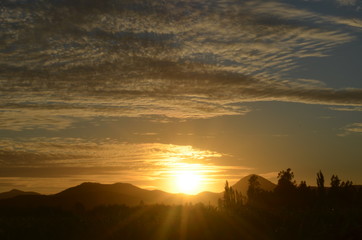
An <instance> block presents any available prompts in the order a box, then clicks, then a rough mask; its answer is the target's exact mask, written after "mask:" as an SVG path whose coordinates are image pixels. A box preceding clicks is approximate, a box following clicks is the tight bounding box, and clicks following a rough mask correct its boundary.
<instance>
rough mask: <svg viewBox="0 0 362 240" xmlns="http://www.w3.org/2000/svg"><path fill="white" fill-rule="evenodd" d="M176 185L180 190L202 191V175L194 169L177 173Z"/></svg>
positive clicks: (189, 192) (186, 191)
mask: <svg viewBox="0 0 362 240" xmlns="http://www.w3.org/2000/svg"><path fill="white" fill-rule="evenodd" d="M175 177H176V185H177V189H178V192H180V193H186V194H197V193H198V192H200V185H201V181H202V177H201V175H199V174H198V173H197V172H194V171H182V172H178V173H176V176H175Z"/></svg>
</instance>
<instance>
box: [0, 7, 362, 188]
mask: <svg viewBox="0 0 362 240" xmlns="http://www.w3.org/2000/svg"><path fill="white" fill-rule="evenodd" d="M0 15H1V18H2V19H4V21H2V22H1V23H0V32H1V35H2V37H1V40H0V41H1V45H0V46H1V47H0V69H1V71H0V182H1V184H0V190H1V191H6V190H9V189H11V188H20V189H25V190H35V191H40V192H44V193H52V192H56V191H59V190H61V189H63V188H66V187H70V186H73V185H76V184H79V183H81V182H84V181H92V182H93V181H96V182H103V183H111V182H130V183H133V184H136V185H137V186H140V187H146V188H160V189H162V190H166V191H173V192H175V191H177V190H175V189H173V179H174V178H175V175H177V172H178V171H184V170H185V169H188V170H189V171H193V172H194V173H195V174H199V175H202V176H203V178H202V179H203V180H202V184H201V186H200V191H204V190H210V191H221V190H222V186H223V184H224V181H225V180H229V181H231V182H234V181H237V180H238V179H239V178H241V177H243V176H245V175H248V174H250V173H256V174H260V175H262V176H265V177H267V178H269V179H270V180H272V181H274V182H276V176H277V173H278V172H279V171H280V170H282V169H286V168H288V167H290V168H292V170H293V171H294V172H295V176H296V179H297V180H298V181H300V180H307V183H308V184H310V185H315V174H316V172H317V171H319V170H320V169H321V170H322V171H323V172H325V173H326V175H327V177H328V176H330V175H332V174H338V175H339V176H340V178H342V179H345V180H347V179H349V180H352V181H353V182H354V183H357V184H361V183H362V177H361V175H360V170H361V169H362V161H361V160H362V148H361V142H362V141H361V140H362V139H361V137H362V135H361V134H362V79H361V76H362V67H361V62H362V54H361V53H362V44H361V40H362V1H360V0H319V1H317V0H310V1H302V0H294V1H277V0H275V1H259V0H254V1H251V0H250V1H236V0H235V1H234V0H228V1H226V0H214V1H198V0H194V1H192V0H182V1H176V0H175V1H174V0H171V1H148V0H143V1H126V0H124V1H121V0H107V1H95V0H89V1H81V0H77V1H70V0H57V1H50V0H48V1H46V0H43V1H30V0H28V1H27V0H7V1H3V3H2V7H1V10H0Z"/></svg>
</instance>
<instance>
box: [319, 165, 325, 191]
mask: <svg viewBox="0 0 362 240" xmlns="http://www.w3.org/2000/svg"><path fill="white" fill-rule="evenodd" d="M317 186H318V192H319V193H320V194H324V191H325V188H324V176H323V173H322V171H321V170H319V172H317Z"/></svg>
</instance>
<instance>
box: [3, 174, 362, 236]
mask: <svg viewBox="0 0 362 240" xmlns="http://www.w3.org/2000/svg"><path fill="white" fill-rule="evenodd" d="M293 177H294V176H293V173H292V172H291V170H290V169H287V170H286V171H281V172H280V174H279V176H278V178H279V181H278V185H277V186H276V187H275V189H274V190H273V191H265V190H262V189H261V188H260V184H259V182H258V178H257V177H250V179H249V188H248V190H247V198H246V196H244V195H242V194H241V193H239V192H238V191H236V190H235V189H233V187H229V185H228V183H226V185H225V191H224V193H223V195H222V196H221V198H220V200H219V204H218V206H215V205H208V204H201V203H200V204H183V205H164V204H145V203H143V202H142V201H141V202H140V203H139V204H138V205H133V206H127V205H120V204H102V205H98V206H92V207H89V206H87V205H85V204H84V203H82V202H76V203H74V204H73V203H72V204H69V202H68V204H66V205H59V206H55V205H46V206H42V205H39V204H37V205H34V204H30V205H26V204H24V200H23V199H29V197H28V196H21V197H18V199H16V198H13V199H8V200H6V201H5V200H2V201H0V239H2V240H7V239H47V240H48V239H77V240H78V239H87V240H88V239H89V240H91V239H106V240H107V239H109V240H110V239H132V240H134V239H151V240H152V239H155V240H156V239H173V240H178V239H180V240H181V239H198V240H200V239H201V240H202V239H241V240H242V239H303V240H304V239H344V240H348V239H351V240H352V239H356V240H357V239H362V191H361V187H359V186H353V185H352V183H351V182H348V181H347V182H342V181H340V179H339V178H338V177H337V176H332V178H331V186H330V187H324V177H323V175H322V173H321V172H320V173H318V176H317V184H318V187H308V186H307V185H306V184H305V182H301V183H300V184H299V185H297V184H296V183H295V182H294V181H293ZM100 194H101V193H100ZM19 199H21V201H19ZM11 203H16V204H11ZM20 203H21V204H20Z"/></svg>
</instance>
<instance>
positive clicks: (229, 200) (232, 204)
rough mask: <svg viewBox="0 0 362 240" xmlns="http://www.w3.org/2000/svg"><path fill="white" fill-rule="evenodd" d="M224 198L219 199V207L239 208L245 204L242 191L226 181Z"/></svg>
mask: <svg viewBox="0 0 362 240" xmlns="http://www.w3.org/2000/svg"><path fill="white" fill-rule="evenodd" d="M224 190H225V191H224V198H223V199H222V200H221V202H220V201H219V205H220V206H219V207H222V208H224V209H227V210H237V209H240V208H241V207H242V206H243V196H242V194H241V193H240V192H238V191H236V190H234V189H233V188H232V187H230V186H229V182H228V181H226V183H225V188H224Z"/></svg>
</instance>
